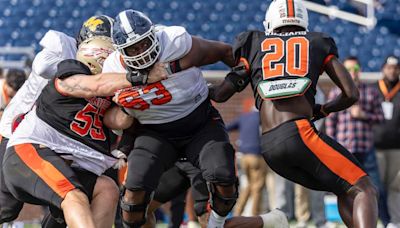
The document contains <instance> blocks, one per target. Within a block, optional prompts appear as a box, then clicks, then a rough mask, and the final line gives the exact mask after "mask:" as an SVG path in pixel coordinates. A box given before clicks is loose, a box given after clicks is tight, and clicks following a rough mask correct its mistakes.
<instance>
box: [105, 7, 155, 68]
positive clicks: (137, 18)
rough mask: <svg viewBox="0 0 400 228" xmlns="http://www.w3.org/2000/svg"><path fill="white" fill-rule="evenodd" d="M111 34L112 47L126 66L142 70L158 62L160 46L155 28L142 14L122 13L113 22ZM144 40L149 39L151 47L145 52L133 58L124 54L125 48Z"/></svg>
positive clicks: (132, 11) (136, 12) (126, 11)
mask: <svg viewBox="0 0 400 228" xmlns="http://www.w3.org/2000/svg"><path fill="white" fill-rule="evenodd" d="M112 32H113V34H112V38H113V42H114V45H115V47H116V49H117V50H118V51H119V52H120V53H121V55H122V58H123V60H124V62H125V64H126V65H127V66H129V67H131V68H132V69H135V70H142V69H146V68H148V67H150V66H152V65H153V64H154V63H155V62H156V61H157V60H158V56H159V55H160V45H159V41H158V39H157V37H156V33H155V27H154V25H153V23H152V22H151V20H150V19H149V18H148V17H147V16H146V15H144V14H143V13H141V12H139V11H135V10H125V11H122V12H121V13H119V14H118V16H117V18H116V20H115V23H114V27H113V30H112ZM146 38H147V39H149V41H150V42H151V45H149V47H148V48H147V49H146V50H145V51H143V52H142V53H140V54H137V55H134V56H130V55H128V54H127V53H126V48H128V47H130V46H132V45H134V44H137V43H139V42H140V41H142V40H144V39H146Z"/></svg>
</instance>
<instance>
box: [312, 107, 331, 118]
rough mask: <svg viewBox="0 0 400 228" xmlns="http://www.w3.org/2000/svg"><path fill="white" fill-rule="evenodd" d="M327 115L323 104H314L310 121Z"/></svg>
mask: <svg viewBox="0 0 400 228" xmlns="http://www.w3.org/2000/svg"><path fill="white" fill-rule="evenodd" d="M328 115H329V113H326V112H325V111H324V108H323V105H320V104H315V105H314V108H313V117H312V119H311V120H312V121H313V122H315V121H317V120H319V119H322V118H325V117H327V116H328Z"/></svg>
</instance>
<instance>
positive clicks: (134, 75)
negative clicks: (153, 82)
mask: <svg viewBox="0 0 400 228" xmlns="http://www.w3.org/2000/svg"><path fill="white" fill-rule="evenodd" d="M127 70H128V72H127V73H126V80H128V81H129V82H130V83H131V84H132V86H140V85H146V84H147V79H148V74H147V73H143V72H141V71H138V70H132V69H131V68H130V67H128V68H127Z"/></svg>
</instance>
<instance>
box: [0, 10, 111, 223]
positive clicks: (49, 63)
mask: <svg viewBox="0 0 400 228" xmlns="http://www.w3.org/2000/svg"><path fill="white" fill-rule="evenodd" d="M111 26H112V18H110V17H108V16H105V15H100V16H93V17H90V18H89V19H88V20H86V21H85V22H84V23H83V25H82V27H81V29H80V31H79V34H78V36H77V39H74V38H72V37H69V36H67V35H65V34H64V33H62V32H58V31H54V30H50V31H48V32H47V33H46V34H45V36H44V37H43V38H42V40H41V41H40V45H41V46H42V47H43V49H42V50H41V51H40V52H39V53H38V54H37V55H36V57H35V59H34V61H33V64H32V72H31V74H30V75H29V77H28V79H27V80H26V82H25V83H24V84H23V86H22V87H21V89H20V90H19V91H18V92H17V93H16V95H15V96H14V98H13V99H12V100H11V102H10V104H9V105H8V106H7V108H6V109H5V111H4V113H3V116H2V118H1V122H0V135H1V137H0V138H1V144H0V164H2V162H3V157H4V153H5V150H6V145H7V143H8V139H9V138H10V137H11V134H12V128H15V126H13V123H18V122H19V121H20V120H21V119H22V117H23V115H24V114H25V113H27V112H28V111H29V110H31V109H32V107H33V105H34V103H35V101H36V100H37V98H38V97H39V95H40V92H41V91H42V89H43V88H44V87H45V86H46V84H47V83H48V80H49V79H52V78H54V77H55V73H56V70H57V64H58V63H59V62H61V61H62V60H64V59H72V58H75V56H76V51H77V46H78V45H79V44H80V43H81V42H82V41H84V40H86V39H88V38H91V37H94V36H107V37H110V36H111ZM3 178H4V176H3V174H2V169H0V224H2V223H3V222H9V221H12V220H14V219H15V218H17V217H18V214H19V212H20V211H21V209H22V206H23V203H22V202H20V201H18V200H16V199H15V198H14V197H13V196H12V195H11V194H10V193H9V191H8V189H7V187H6V186H5V183H4V179H3Z"/></svg>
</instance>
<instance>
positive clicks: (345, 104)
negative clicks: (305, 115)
mask: <svg viewBox="0 0 400 228" xmlns="http://www.w3.org/2000/svg"><path fill="white" fill-rule="evenodd" d="M357 101H358V96H346V95H345V94H344V93H340V94H339V95H338V96H337V97H336V98H335V99H333V100H331V101H329V102H328V103H326V104H324V105H323V107H324V108H323V109H324V111H325V112H327V113H331V112H339V111H342V110H345V109H347V108H350V107H351V106H352V105H353V104H354V103H356V102H357Z"/></svg>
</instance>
